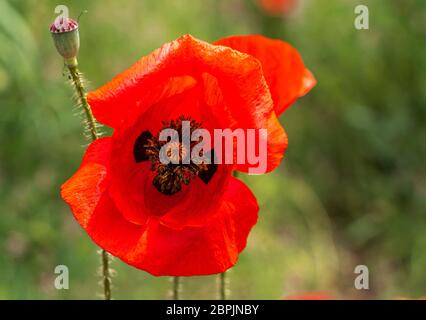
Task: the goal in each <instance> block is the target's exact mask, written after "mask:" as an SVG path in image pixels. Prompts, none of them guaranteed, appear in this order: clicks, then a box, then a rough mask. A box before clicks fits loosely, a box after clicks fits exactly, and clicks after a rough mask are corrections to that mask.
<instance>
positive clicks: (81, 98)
mask: <svg viewBox="0 0 426 320" xmlns="http://www.w3.org/2000/svg"><path fill="white" fill-rule="evenodd" d="M66 65H67V67H68V70H69V72H70V75H71V80H72V83H73V85H74V89H75V92H76V93H77V98H78V102H79V105H81V106H82V108H83V110H84V113H85V115H86V123H87V129H88V130H89V132H90V136H91V140H92V141H94V140H96V139H98V138H99V133H98V131H97V129H96V120H95V118H94V117H93V113H92V110H91V109H90V106H89V104H88V103H87V99H86V89H85V88H84V84H83V78H82V76H81V73H80V71H79V70H78V63H77V60H76V59H74V61H73V63H67V64H66ZM101 260H102V271H101V275H102V284H103V288H104V299H105V300H111V272H110V269H109V261H110V257H109V253H108V252H106V251H105V250H103V249H102V252H101Z"/></svg>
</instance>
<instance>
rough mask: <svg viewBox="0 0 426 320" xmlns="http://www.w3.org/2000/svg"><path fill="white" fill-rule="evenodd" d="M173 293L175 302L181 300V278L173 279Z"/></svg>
mask: <svg viewBox="0 0 426 320" xmlns="http://www.w3.org/2000/svg"><path fill="white" fill-rule="evenodd" d="M172 281H173V291H172V298H173V300H179V299H180V289H181V288H180V286H181V278H180V277H173V278H172Z"/></svg>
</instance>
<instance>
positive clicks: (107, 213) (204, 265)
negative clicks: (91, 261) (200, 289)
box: [62, 164, 259, 276]
mask: <svg viewBox="0 0 426 320" xmlns="http://www.w3.org/2000/svg"><path fill="white" fill-rule="evenodd" d="M81 170H82V171H79V173H78V178H75V179H77V180H80V181H82V180H81V179H82V176H85V174H89V176H91V177H92V176H93V174H94V173H95V172H96V173H97V175H99V174H100V177H101V178H100V179H99V180H97V182H95V180H94V179H92V178H90V179H88V180H86V182H88V183H86V184H82V183H75V181H73V178H72V180H71V181H69V182H67V183H66V184H65V185H64V187H63V192H62V196H63V198H64V199H65V201H66V202H67V203H68V204H70V206H71V208H72V210H73V212H74V214H75V215H76V218H77V220H78V221H79V223H80V224H81V225H82V227H83V228H84V229H85V230H86V232H87V233H88V234H89V236H90V237H91V238H92V239H93V240H94V241H95V242H96V243H97V244H98V245H99V246H101V247H102V248H104V249H105V250H107V251H108V252H110V253H112V254H113V255H114V256H117V257H119V258H120V259H122V260H123V261H125V262H127V263H129V264H130V265H133V266H135V267H137V268H140V269H142V270H145V271H147V272H150V273H151V274H153V275H157V276H163V275H169V276H171V275H173V276H192V275H206V274H214V273H220V272H223V271H225V270H227V269H228V268H230V267H232V266H233V265H234V264H235V263H236V261H237V259H238V255H239V253H240V252H241V251H242V250H243V249H244V248H245V246H246V241H247V236H248V234H249V232H250V230H251V228H252V227H253V225H254V224H255V223H256V220H257V212H258V209H259V208H258V206H257V202H256V199H255V198H254V196H253V194H252V193H251V192H250V190H249V189H248V188H247V187H246V186H245V185H244V184H243V183H241V182H240V181H238V180H237V179H235V178H232V180H231V182H230V184H229V185H228V188H227V191H226V193H225V196H224V199H223V201H222V205H221V208H220V209H218V213H217V214H216V215H215V219H211V220H210V221H209V223H208V224H206V225H205V226H203V227H186V228H184V229H182V230H174V229H170V228H168V227H166V226H163V225H161V224H160V223H159V221H158V220H157V219H155V218H153V219H150V220H149V221H148V223H147V224H146V226H139V225H136V224H132V223H130V222H129V221H128V220H126V219H125V218H123V216H122V215H121V214H120V213H119V212H118V210H117V208H116V207H115V205H114V203H113V202H112V200H111V198H110V197H109V195H108V194H107V193H105V192H103V191H104V187H103V179H102V172H104V171H103V169H102V166H101V165H99V164H88V165H86V166H84V167H83V168H82V169H81ZM82 195H83V198H84V197H85V195H92V196H91V197H93V200H94V201H90V203H91V205H86V204H87V201H83V202H81V201H80V200H81V199H82V198H81V196H82ZM95 198H96V199H95Z"/></svg>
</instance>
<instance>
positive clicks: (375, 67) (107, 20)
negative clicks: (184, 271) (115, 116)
mask: <svg viewBox="0 0 426 320" xmlns="http://www.w3.org/2000/svg"><path fill="white" fill-rule="evenodd" d="M301 3H302V5H300V6H299V8H298V9H297V10H296V11H295V12H293V13H292V14H291V15H290V16H288V17H286V18H285V19H281V18H273V17H268V16H266V15H265V14H263V13H262V12H261V11H260V10H259V8H258V7H256V6H255V5H254V4H253V3H252V2H251V1H249V0H206V1H189V0H181V1H165V0H156V1H148V0H146V1H137V0H130V1H127V2H126V5H123V4H122V3H120V2H117V1H112V0H105V1H102V2H100V1H82V0H79V1H62V2H61V4H65V5H68V6H69V8H70V10H71V15H72V16H74V17H76V16H78V14H79V13H80V12H81V11H83V10H84V9H87V10H88V11H89V12H88V14H86V15H83V16H82V18H81V21H80V30H81V31H80V33H81V41H82V47H81V53H80V59H79V60H80V64H81V68H82V70H83V71H85V73H86V76H87V78H88V79H90V80H91V82H92V83H91V88H95V87H97V86H99V85H101V84H103V83H104V82H106V81H107V80H109V79H110V78H111V77H112V76H114V75H115V74H117V73H118V72H120V71H122V70H123V69H124V68H126V67H128V66H130V65H131V64H132V63H133V62H135V61H136V60H137V59H138V58H140V57H141V56H142V55H144V54H147V53H149V52H150V51H152V50H153V49H155V48H157V47H159V46H161V45H162V44H163V43H164V42H167V41H170V40H172V39H174V38H176V37H178V36H180V35H182V34H184V33H191V34H193V35H194V36H196V37H199V38H201V39H204V40H207V41H214V40H216V39H218V38H220V37H224V36H227V35H230V34H248V33H262V34H265V35H267V36H272V37H282V38H285V39H286V40H287V41H289V42H290V43H292V44H293V45H295V47H296V48H297V49H298V50H299V51H300V52H301V54H302V56H303V57H304V60H305V62H306V64H307V65H308V66H309V68H310V69H311V70H312V71H313V73H314V74H315V75H316V77H317V79H318V85H317V87H316V88H315V89H314V90H313V91H312V92H311V93H310V94H309V95H308V96H307V97H305V98H303V99H301V100H300V101H299V102H297V103H296V105H294V106H293V107H292V108H291V109H290V110H288V111H287V112H286V113H285V114H284V115H283V117H282V119H281V120H282V123H283V125H284V126H285V128H286V130H287V132H288V134H289V139H290V145H289V149H288V151H287V153H286V159H285V161H284V162H283V164H282V166H281V168H280V169H279V170H278V171H276V172H274V173H272V174H269V175H266V176H260V177H244V178H243V179H244V180H245V182H246V183H247V184H248V185H249V186H250V188H251V189H252V190H253V191H254V192H255V194H256V196H257V198H258V201H259V204H260V206H261V212H260V220H259V223H258V225H256V227H255V228H254V230H253V232H252V234H251V235H250V238H249V244H248V247H247V249H246V250H245V251H244V253H243V254H242V255H241V256H240V260H239V262H238V264H237V266H236V267H235V268H234V269H233V270H232V271H231V272H230V274H229V278H230V280H231V298H254V299H256V298H259V299H277V298H280V297H281V296H283V295H288V294H292V293H296V292H301V291H312V290H314V291H328V292H332V293H335V294H336V295H337V296H340V297H352V298H377V297H379V298H389V297H395V296H406V297H417V296H421V295H424V294H425V292H426V273H425V272H424V269H425V266H426V250H425V247H426V232H425V230H426V217H425V207H426V206H425V205H426V203H425V202H426V201H425V199H426V196H425V195H426V185H425V179H426V172H425V165H424V164H425V159H426V144H425V143H424V141H426V130H425V125H424V124H425V122H426V119H425V118H426V108H425V102H426V89H425V85H424V84H425V83H426V81H425V80H426V79H425V77H426V74H425V73H424V70H425V64H426V54H425V53H426V50H425V49H426V48H425V46H426V42H425V41H424V39H425V31H426V25H425V21H426V19H425V18H426V2H424V1H421V0H407V1H398V0H366V1H364V2H363V3H364V4H366V5H368V7H369V9H370V30H368V31H357V30H355V29H354V27H353V20H354V12H353V8H354V7H355V5H357V4H358V1H354V0H346V1H340V0H318V1H312V0H310V1H309V0H306V1H301ZM57 4H58V3H57V2H55V1H43V2H40V1H35V0H25V1H13V0H10V1H1V2H0V108H1V116H0V146H1V147H0V205H1V206H0V207H1V218H2V219H1V222H0V246H1V251H2V254H1V255H0V299H17V298H20V299H29V298H36V299H45V298H59V299H71V298H89V299H90V298H94V297H95V293H96V292H101V288H100V287H99V286H97V279H96V277H95V275H96V271H97V267H98V259H99V257H98V256H97V255H96V253H95V252H96V250H97V248H96V246H95V245H94V244H93V243H92V242H91V241H90V239H89V237H88V236H87V235H86V234H85V233H84V232H83V231H82V230H81V229H80V227H79V226H78V225H77V223H76V222H75V221H74V219H73V217H72V215H71V213H70V212H69V210H68V208H67V207H66V205H65V204H64V203H63V202H62V201H61V200H60V198H59V187H60V184H61V183H62V182H63V181H65V180H66V179H67V178H68V177H69V176H70V175H71V174H72V173H73V172H74V171H75V169H76V168H77V166H78V165H79V161H80V159H81V155H82V154H83V152H84V148H83V146H85V145H86V144H87V141H85V140H84V138H83V136H82V134H81V123H80V120H79V119H78V117H74V116H73V113H75V112H76V110H75V109H73V102H72V100H71V96H72V92H71V89H70V88H69V86H67V85H66V84H65V80H66V79H65V78H64V77H63V76H62V75H61V72H62V69H63V65H62V61H61V60H60V58H59V57H58V56H57V54H56V52H55V50H54V48H53V44H52V43H51V39H50V34H49V32H48V26H49V24H50V23H51V22H52V21H53V19H54V18H55V14H54V8H55V6H56V5H57ZM58 264H65V265H67V266H68V267H69V269H70V290H68V291H58V290H55V289H54V287H53V279H54V276H55V275H54V274H53V270H54V268H55V266H56V265H58ZM357 264H365V265H367V266H368V267H369V268H370V281H371V284H370V287H371V290H370V291H369V292H359V291H356V290H355V289H354V288H353V280H354V274H353V269H354V267H355V265H357ZM113 266H114V268H115V269H116V270H117V273H118V276H117V277H116V278H115V279H114V291H113V296H114V297H115V298H117V299H123V298H129V299H132V298H142V299H147V298H152V299H155V298H167V294H168V289H169V287H170V283H169V279H168V278H155V277H152V276H150V275H148V274H146V273H145V272H142V271H139V270H136V269H134V268H132V267H130V266H127V265H125V264H124V263H121V262H120V261H118V260H116V261H115V262H114V263H113ZM215 285H216V284H215V277H214V276H212V277H194V278H190V279H185V280H184V283H183V286H184V293H183V297H184V298H214V297H215Z"/></svg>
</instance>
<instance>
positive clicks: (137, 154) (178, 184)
mask: <svg viewBox="0 0 426 320" xmlns="http://www.w3.org/2000/svg"><path fill="white" fill-rule="evenodd" d="M184 121H187V122H189V124H190V125H189V132H186V134H189V137H190V136H191V134H192V132H193V131H195V130H196V129H199V128H201V123H199V122H197V121H195V120H191V119H190V118H185V117H184V116H181V117H179V118H178V119H176V120H171V121H163V128H162V129H161V130H160V131H159V132H158V134H157V135H156V136H153V135H152V134H151V132H149V131H143V132H142V133H141V134H140V135H139V137H138V138H137V139H136V141H135V144H134V148H133V155H134V158H135V161H136V162H142V161H150V162H151V167H150V170H151V171H154V172H155V173H156V175H155V176H154V178H153V181H152V183H153V185H154V187H155V188H156V189H157V190H158V191H159V192H161V193H162V194H165V195H174V194H175V193H177V192H179V191H181V190H182V186H183V185H189V183H190V182H191V181H192V180H193V179H196V177H198V178H200V179H201V180H202V181H203V182H204V183H206V184H207V183H209V181H210V180H211V178H212V177H213V175H214V173H215V172H216V170H217V165H216V164H214V163H213V162H214V161H213V157H214V151H213V150H211V151H210V152H209V154H208V155H207V154H206V156H208V157H210V159H212V161H211V162H212V163H194V162H193V161H192V160H191V159H190V158H191V151H192V148H193V147H194V146H196V145H197V144H198V143H200V142H201V138H200V139H199V140H198V141H190V140H189V141H188V142H189V143H188V144H185V143H184V142H183V141H184V137H183V134H184V130H183V126H182V122H184ZM167 129H172V131H171V132H174V133H176V136H174V137H172V136H168V138H167V139H165V140H163V139H160V138H161V137H160V134H161V132H164V130H167ZM162 152H164V155H165V156H166V158H167V159H168V160H169V161H168V162H164V159H163V158H162V154H161V153H162ZM201 156H203V155H202V154H201Z"/></svg>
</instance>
